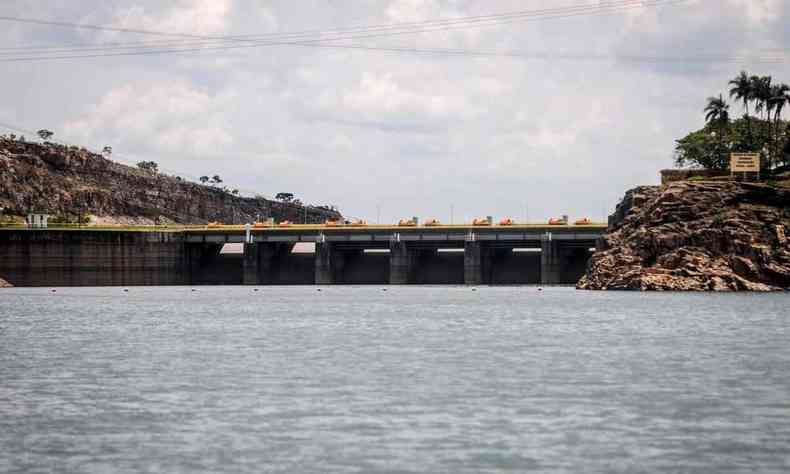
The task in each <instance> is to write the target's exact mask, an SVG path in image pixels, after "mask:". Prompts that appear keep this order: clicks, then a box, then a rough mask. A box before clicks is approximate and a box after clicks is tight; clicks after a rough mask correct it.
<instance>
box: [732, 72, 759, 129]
mask: <svg viewBox="0 0 790 474" xmlns="http://www.w3.org/2000/svg"><path fill="white" fill-rule="evenodd" d="M730 85H731V86H732V87H731V88H730V99H732V98H733V97H735V98H736V99H738V100H740V101H742V102H743V109H744V110H745V111H746V117H747V118H748V117H749V102H751V101H752V100H753V99H754V97H753V95H754V89H752V80H751V78H750V77H749V74H748V73H747V72H746V71H741V74H740V75H738V76H737V77H736V78H735V79H733V80H731V81H730Z"/></svg>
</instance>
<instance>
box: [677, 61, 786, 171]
mask: <svg viewBox="0 0 790 474" xmlns="http://www.w3.org/2000/svg"><path fill="white" fill-rule="evenodd" d="M728 86H729V91H728V92H729V94H728V95H729V98H730V100H735V101H737V102H738V103H739V104H740V105H741V107H742V108H743V116H742V117H741V118H736V119H734V120H733V119H732V114H731V113H730V104H729V103H728V102H727V100H726V99H725V98H724V95H723V94H719V95H718V96H713V97H709V98H708V99H707V103H706V105H705V109H704V113H705V126H704V127H703V128H702V129H700V130H697V131H694V132H692V133H690V134H688V135H686V136H685V137H683V138H681V139H680V140H677V143H676V146H675V163H676V164H677V165H678V166H696V167H702V168H706V169H715V170H726V169H729V164H730V153H750V152H753V153H759V154H760V163H761V166H762V168H763V170H764V171H765V172H768V173H774V172H779V171H784V170H786V169H788V168H790V122H787V121H785V120H782V113H783V112H784V110H785V108H787V110H790V86H788V85H787V84H785V83H778V82H775V81H774V79H773V78H772V77H771V76H756V75H750V74H749V73H747V72H746V71H741V73H740V74H739V75H738V76H736V77H735V78H733V79H732V80H730V81H729V83H728ZM752 112H754V115H752V114H751V113H752Z"/></svg>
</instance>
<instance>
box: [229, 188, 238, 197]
mask: <svg viewBox="0 0 790 474" xmlns="http://www.w3.org/2000/svg"><path fill="white" fill-rule="evenodd" d="M230 193H231V194H233V195H234V196H238V195H239V190H238V189H234V190H233V191H231V192H230Z"/></svg>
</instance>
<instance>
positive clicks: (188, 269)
mask: <svg viewBox="0 0 790 474" xmlns="http://www.w3.org/2000/svg"><path fill="white" fill-rule="evenodd" d="M600 232H601V229H589V228H550V229H541V228H538V229H535V228H531V227H524V228H523V229H514V228H506V229H474V228H470V229H457V228H451V229H431V228H418V229H398V230H397V232H392V230H391V229H378V228H368V229H359V228H356V229H352V228H346V229H331V230H330V229H323V228H317V229H313V228H310V227H307V228H296V229H279V230H263V231H257V232H252V230H251V229H246V230H245V229H236V228H230V229H219V230H215V229H211V228H209V229H199V230H190V229H186V230H184V229H182V230H161V229H160V230H156V229H151V230H147V229H146V230H138V229H126V230H121V229H101V230H99V229H90V228H81V229H35V228H18V229H0V280H4V281H7V282H8V283H9V284H11V285H13V286H145V285H242V284H245V285H314V284H318V285H343V284H346V285H348V284H352V285H363V284H375V285H380V284H393V285H403V284H412V285H432V284H443V285H448V284H450V285H460V284H466V285H501V284H544V285H570V284H575V283H576V282H577V281H578V280H579V278H581V276H582V275H583V274H584V272H585V270H586V268H587V262H588V260H589V258H590V249H591V247H592V246H593V245H594V244H595V239H597V238H598V236H599V233H600ZM306 246H307V247H310V248H312V250H309V251H305V247H306ZM297 247H298V248H297Z"/></svg>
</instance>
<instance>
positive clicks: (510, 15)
mask: <svg viewBox="0 0 790 474" xmlns="http://www.w3.org/2000/svg"><path fill="white" fill-rule="evenodd" d="M677 1H689V0H676V1H675V2H671V1H670V0H609V1H604V2H600V3H599V4H597V5H589V4H581V5H571V6H567V7H554V8H544V9H533V10H520V11H513V12H507V13H498V14H489V15H476V16H464V17H456V18H449V19H444V20H424V21H418V22H404V23H395V24H379V25H368V26H357V27H351V28H337V29H329V30H321V29H314V30H303V31H295V32H284V33H267V34H257V35H236V36H216V35H215V36H207V35H195V34H188V33H176V32H163V31H153V30H142V29H131V28H117V27H111V26H102V25H91V24H84V23H69V22H62V21H51V20H40V19H31V18H20V17H10V16H0V21H10V22H18V23H28V24H36V25H46V26H57V27H66V28H79V29H91V30H97V31H110V32H121V33H134V34H142V35H155V36H166V37H177V38H187V39H199V40H223V41H254V40H260V39H275V40H276V39H294V38H296V39H299V38H300V37H304V36H305V35H307V36H308V37H312V36H314V35H316V34H318V35H324V34H346V33H355V32H370V31H378V30H392V29H395V30H400V29H403V28H413V27H426V26H445V25H452V24H456V23H464V24H466V23H475V22H488V21H500V20H503V19H519V18H528V17H534V16H544V15H558V14H564V13H573V12H582V13H584V12H589V11H595V10H599V11H604V10H606V9H611V8H616V7H622V6H629V5H631V6H640V7H644V6H652V5H653V4H656V5H658V4H661V3H667V2H669V3H676V2H677ZM0 49H8V48H0Z"/></svg>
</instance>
